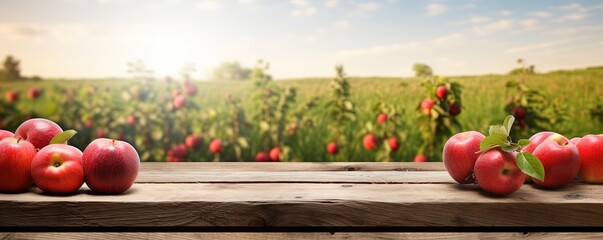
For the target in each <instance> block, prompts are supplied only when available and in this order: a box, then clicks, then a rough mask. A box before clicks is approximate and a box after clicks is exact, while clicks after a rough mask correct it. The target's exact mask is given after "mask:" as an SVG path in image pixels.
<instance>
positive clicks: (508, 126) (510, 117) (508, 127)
mask: <svg viewBox="0 0 603 240" xmlns="http://www.w3.org/2000/svg"><path fill="white" fill-rule="evenodd" d="M514 122H515V117H513V115H508V116H507V117H506V118H505V121H504V122H503V126H504V127H505V129H506V130H507V136H509V135H511V128H512V127H513V123H514Z"/></svg>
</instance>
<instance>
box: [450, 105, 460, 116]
mask: <svg viewBox="0 0 603 240" xmlns="http://www.w3.org/2000/svg"><path fill="white" fill-rule="evenodd" d="M448 112H449V113H450V116H453V117H454V116H457V115H459V114H460V113H461V103H459V102H454V103H451V104H448Z"/></svg>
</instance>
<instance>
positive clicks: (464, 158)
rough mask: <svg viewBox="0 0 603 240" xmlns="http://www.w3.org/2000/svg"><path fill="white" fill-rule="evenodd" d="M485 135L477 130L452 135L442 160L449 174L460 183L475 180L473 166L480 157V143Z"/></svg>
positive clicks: (445, 147) (443, 152)
mask: <svg viewBox="0 0 603 240" xmlns="http://www.w3.org/2000/svg"><path fill="white" fill-rule="evenodd" d="M484 138H485V137H484V135H483V134H481V133H479V132H476V131H468V132H462V133H457V134H455V135H454V136H452V137H451V138H450V139H448V141H446V144H444V149H443V151H442V160H443V161H444V166H446V170H447V171H448V174H450V176H451V177H452V178H453V179H454V180H455V181H457V182H458V183H472V182H475V179H474V178H473V166H474V165H475V161H477V158H478V157H479V154H477V152H478V151H479V144H480V142H481V141H482V140H483V139H484Z"/></svg>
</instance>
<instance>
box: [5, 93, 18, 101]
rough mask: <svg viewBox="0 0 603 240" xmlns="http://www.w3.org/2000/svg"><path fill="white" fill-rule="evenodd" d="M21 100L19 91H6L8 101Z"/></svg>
mask: <svg viewBox="0 0 603 240" xmlns="http://www.w3.org/2000/svg"><path fill="white" fill-rule="evenodd" d="M17 100H19V93H18V92H13V91H8V92H6V101H8V102H14V101H17Z"/></svg>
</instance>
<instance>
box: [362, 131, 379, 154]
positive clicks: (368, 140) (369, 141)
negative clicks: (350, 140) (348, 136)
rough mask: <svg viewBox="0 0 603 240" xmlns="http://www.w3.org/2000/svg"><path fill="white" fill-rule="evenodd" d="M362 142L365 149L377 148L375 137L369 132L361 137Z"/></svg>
mask: <svg viewBox="0 0 603 240" xmlns="http://www.w3.org/2000/svg"><path fill="white" fill-rule="evenodd" d="M362 144H363V145H364V148H365V149H366V150H373V149H375V148H377V137H375V135H374V134H372V133H369V134H367V135H365V136H364V138H363V139H362Z"/></svg>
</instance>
